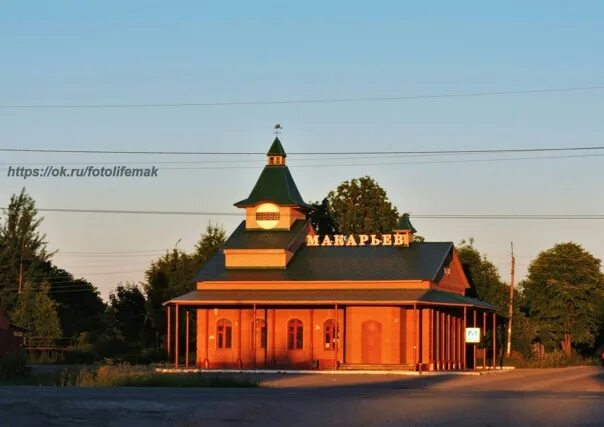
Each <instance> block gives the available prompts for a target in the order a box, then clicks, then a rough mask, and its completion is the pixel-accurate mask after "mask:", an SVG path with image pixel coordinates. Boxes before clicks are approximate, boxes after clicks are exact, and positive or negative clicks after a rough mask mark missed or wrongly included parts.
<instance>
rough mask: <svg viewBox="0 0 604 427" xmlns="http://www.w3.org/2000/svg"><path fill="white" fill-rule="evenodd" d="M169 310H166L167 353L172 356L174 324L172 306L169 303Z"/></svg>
mask: <svg viewBox="0 0 604 427" xmlns="http://www.w3.org/2000/svg"><path fill="white" fill-rule="evenodd" d="M167 307H168V310H166V353H168V357H170V356H172V346H171V344H172V325H171V324H170V323H171V322H170V320H171V317H172V316H171V312H172V307H171V306H170V305H169V304H168V306H167Z"/></svg>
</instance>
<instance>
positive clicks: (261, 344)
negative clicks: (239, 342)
mask: <svg viewBox="0 0 604 427" xmlns="http://www.w3.org/2000/svg"><path fill="white" fill-rule="evenodd" d="M254 334H255V339H256V350H258V349H262V350H264V349H265V348H266V321H265V320H264V319H256V327H255V328H254Z"/></svg>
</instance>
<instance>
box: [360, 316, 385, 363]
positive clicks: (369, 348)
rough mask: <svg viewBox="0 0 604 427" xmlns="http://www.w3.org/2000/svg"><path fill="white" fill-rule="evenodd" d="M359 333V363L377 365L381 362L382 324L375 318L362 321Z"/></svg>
mask: <svg viewBox="0 0 604 427" xmlns="http://www.w3.org/2000/svg"><path fill="white" fill-rule="evenodd" d="M362 328H363V330H362V334H361V345H362V351H361V363H363V364H365V365H379V364H381V363H382V324H381V323H380V322H376V321H375V320H367V321H366V322H363V325H362Z"/></svg>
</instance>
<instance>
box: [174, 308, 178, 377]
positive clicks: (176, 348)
mask: <svg viewBox="0 0 604 427" xmlns="http://www.w3.org/2000/svg"><path fill="white" fill-rule="evenodd" d="M174 316H175V318H174V367H175V368H178V304H176V305H175V306H174Z"/></svg>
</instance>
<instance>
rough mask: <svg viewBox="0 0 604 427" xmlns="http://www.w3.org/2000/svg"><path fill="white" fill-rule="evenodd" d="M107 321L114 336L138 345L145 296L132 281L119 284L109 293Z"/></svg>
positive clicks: (141, 333) (143, 318) (144, 312)
mask: <svg viewBox="0 0 604 427" xmlns="http://www.w3.org/2000/svg"><path fill="white" fill-rule="evenodd" d="M107 314H108V323H109V326H110V328H111V330H112V331H113V333H114V336H115V337H116V338H118V339H120V340H122V341H124V342H126V343H127V344H137V345H139V346H140V344H141V342H142V338H143V329H144V326H145V317H146V310H145V296H144V295H143V293H142V291H141V290H140V289H139V288H138V287H137V286H136V285H135V284H133V283H126V284H119V285H117V287H116V288H115V290H114V291H113V292H111V293H110V294H109V308H108V310H107Z"/></svg>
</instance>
